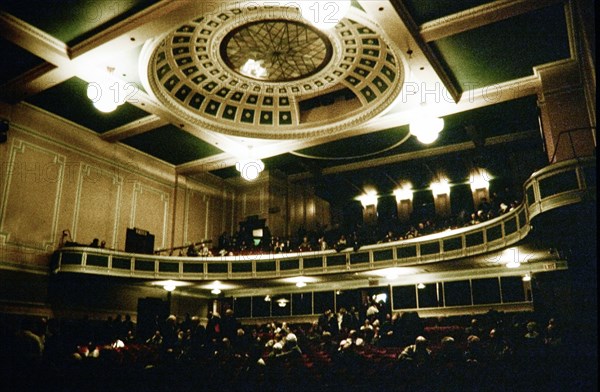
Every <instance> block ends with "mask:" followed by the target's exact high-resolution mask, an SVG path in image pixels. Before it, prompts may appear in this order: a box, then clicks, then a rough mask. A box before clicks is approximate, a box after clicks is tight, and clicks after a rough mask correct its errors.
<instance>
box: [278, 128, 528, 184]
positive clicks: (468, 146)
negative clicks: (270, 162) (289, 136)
mask: <svg viewBox="0 0 600 392" xmlns="http://www.w3.org/2000/svg"><path fill="white" fill-rule="evenodd" d="M536 136H539V131H538V130H531V131H523V132H518V133H510V134H507V135H501V136H494V137H489V138H486V139H485V145H486V147H487V146H493V145H496V144H505V143H511V142H515V141H519V140H525V139H529V138H533V137H536ZM475 148H476V146H475V144H474V143H473V142H472V141H468V142H463V143H457V144H452V145H449V146H441V147H433V148H427V149H424V150H420V151H411V152H407V153H402V154H395V155H390V156H387V157H383V158H375V159H369V160H366V161H361V162H354V163H346V164H343V165H338V166H332V167H328V168H325V169H323V170H322V174H323V175H329V174H338V173H344V172H348V171H354V170H361V169H366V168H373V167H377V166H383V165H389V164H392V163H398V162H405V161H412V160H415V159H422V158H430V157H433V156H438V155H446V154H451V153H455V152H460V151H467V150H473V149H475ZM311 177H312V173H310V172H304V173H298V174H292V175H290V176H289V177H288V179H289V180H290V181H299V180H304V179H307V178H311Z"/></svg>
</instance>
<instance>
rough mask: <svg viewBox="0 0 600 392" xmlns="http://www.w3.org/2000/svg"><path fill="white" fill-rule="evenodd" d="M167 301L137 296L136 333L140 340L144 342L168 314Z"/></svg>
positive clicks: (159, 326)
mask: <svg viewBox="0 0 600 392" xmlns="http://www.w3.org/2000/svg"><path fill="white" fill-rule="evenodd" d="M169 311H170V309H169V303H168V302H167V301H163V300H162V299H160V298H152V297H146V298H139V299H138V307H137V326H136V335H137V339H138V341H140V342H145V341H146V340H147V339H148V338H149V337H150V336H152V335H153V334H154V332H155V331H156V330H157V329H160V328H161V327H162V324H163V323H164V321H165V320H166V318H167V317H168V316H169Z"/></svg>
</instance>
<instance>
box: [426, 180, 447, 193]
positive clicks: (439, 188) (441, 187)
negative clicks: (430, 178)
mask: <svg viewBox="0 0 600 392" xmlns="http://www.w3.org/2000/svg"><path fill="white" fill-rule="evenodd" d="M430 189H431V192H432V193H433V196H434V197H437V196H439V195H448V196H450V184H449V183H448V180H447V179H441V180H439V181H438V182H432V183H431V185H430Z"/></svg>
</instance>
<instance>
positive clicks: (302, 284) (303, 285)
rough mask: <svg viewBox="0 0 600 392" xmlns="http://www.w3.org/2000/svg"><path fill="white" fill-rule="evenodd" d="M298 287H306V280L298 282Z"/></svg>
mask: <svg viewBox="0 0 600 392" xmlns="http://www.w3.org/2000/svg"><path fill="white" fill-rule="evenodd" d="M296 287H306V282H297V283H296Z"/></svg>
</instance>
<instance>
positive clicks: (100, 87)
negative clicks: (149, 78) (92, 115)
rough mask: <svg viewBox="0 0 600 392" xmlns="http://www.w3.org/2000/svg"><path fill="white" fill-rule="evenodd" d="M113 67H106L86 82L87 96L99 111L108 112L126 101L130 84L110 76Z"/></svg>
mask: <svg viewBox="0 0 600 392" xmlns="http://www.w3.org/2000/svg"><path fill="white" fill-rule="evenodd" d="M113 72H114V68H111V67H107V68H106V70H105V71H103V73H101V74H99V76H98V78H96V79H95V80H93V81H91V82H90V83H88V86H87V97H88V98H89V99H90V100H91V101H92V104H93V105H94V107H95V108H96V109H98V110H100V111H101V112H104V113H110V112H112V111H114V110H115V109H116V108H117V107H118V106H119V105H122V104H124V103H125V101H126V97H127V95H130V93H131V91H129V92H128V91H127V89H128V88H129V89H131V88H132V86H131V84H130V83H121V82H119V81H118V80H117V79H114V78H113V77H112V73H113Z"/></svg>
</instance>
